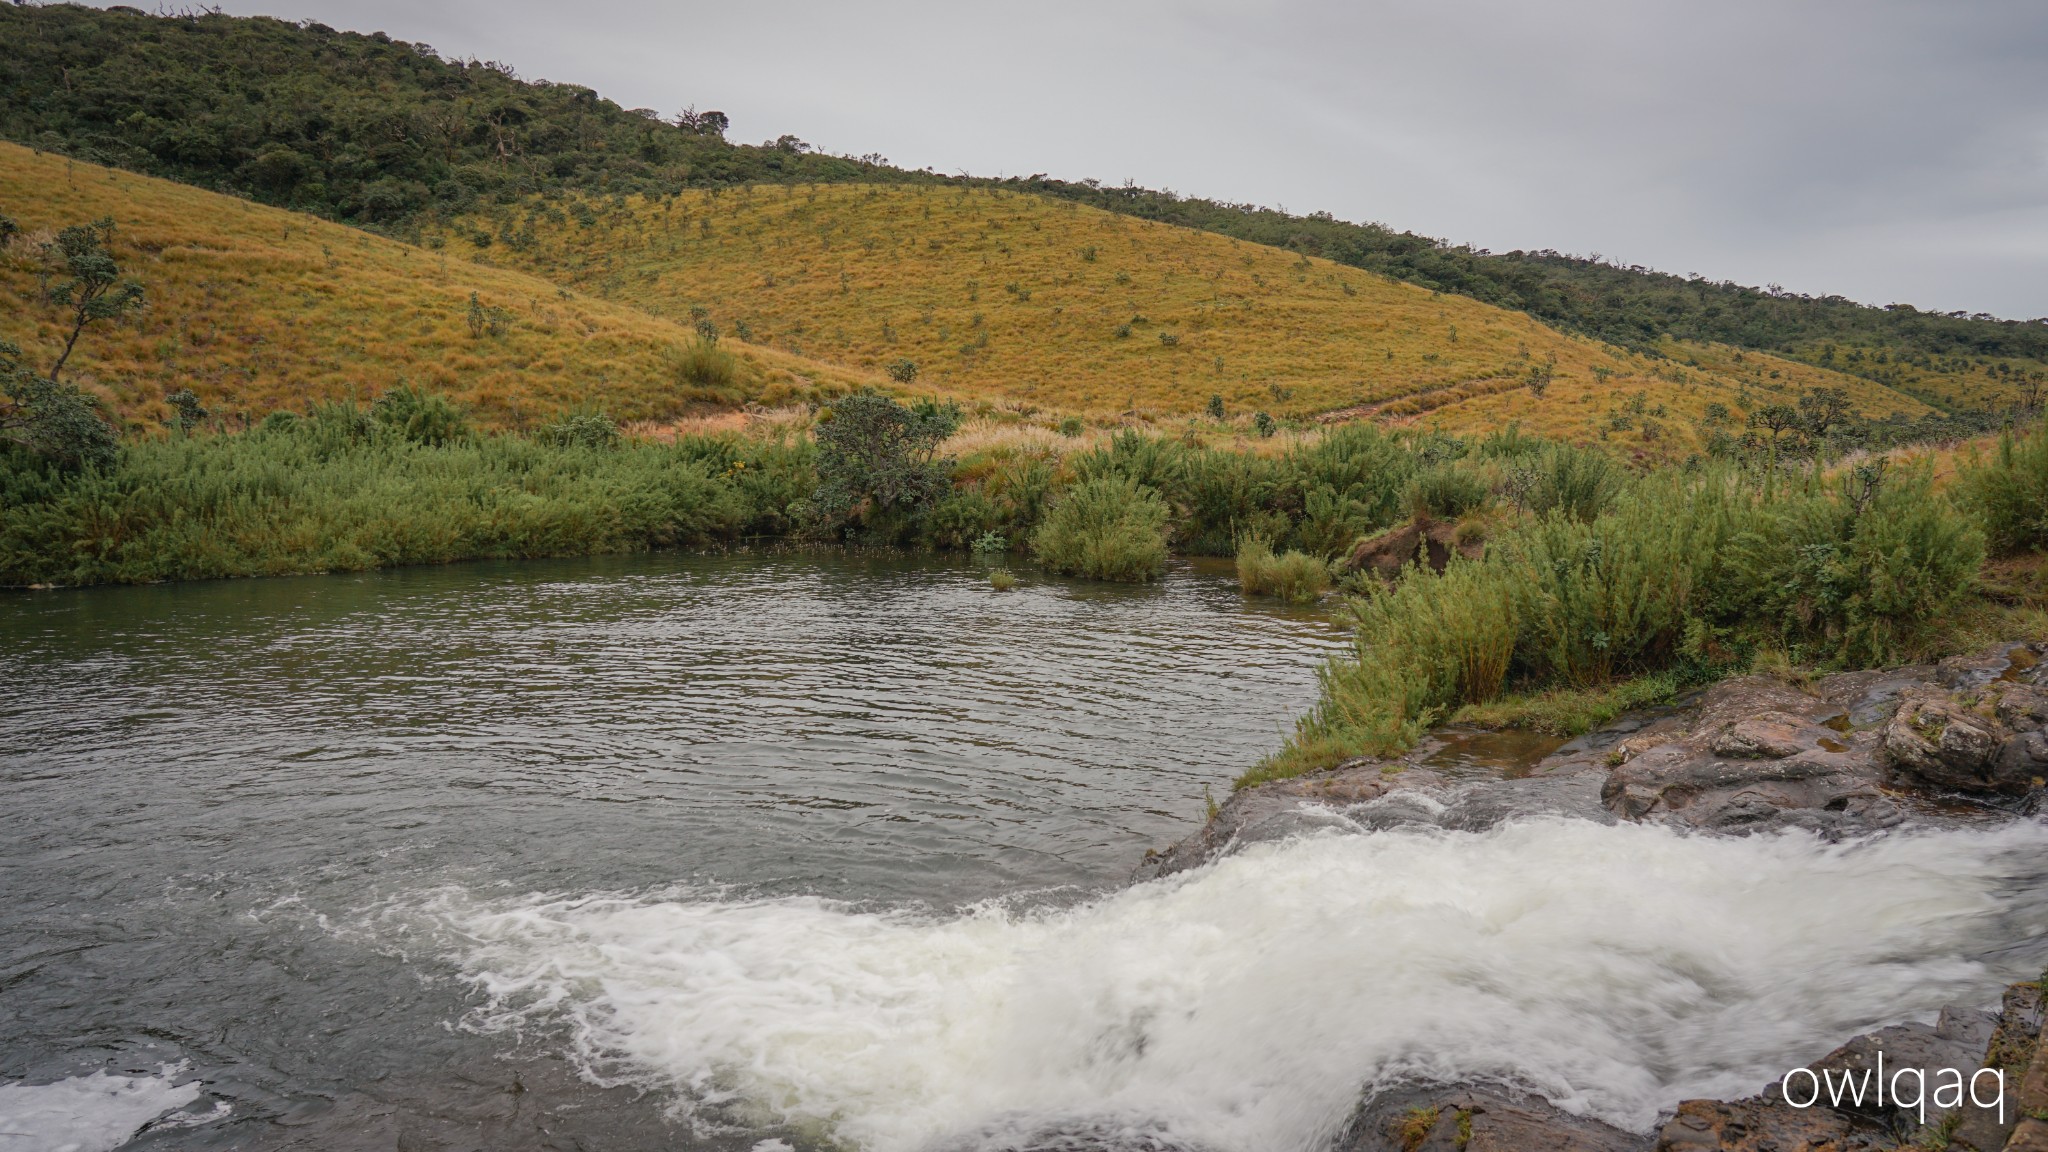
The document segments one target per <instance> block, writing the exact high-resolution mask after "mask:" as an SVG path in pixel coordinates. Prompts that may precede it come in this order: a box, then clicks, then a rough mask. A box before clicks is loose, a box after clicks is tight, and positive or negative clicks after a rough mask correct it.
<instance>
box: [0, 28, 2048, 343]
mask: <svg viewBox="0 0 2048 1152" xmlns="http://www.w3.org/2000/svg"><path fill="white" fill-rule="evenodd" d="M0 43H5V44H6V45H7V51H6V52H5V53H4V54H0V136H4V137H6V138H8V139H12V140H16V141H20V142H22V143H25V144H29V145H31V146H35V147H40V148H45V149H48V150H51V151H58V152H66V153H69V154H73V155H77V156H79V157H81V158H84V159H90V160H93V161H96V162H100V163H107V164H113V165H117V166H121V167H126V168H129V169H133V170H136V171H141V172H146V173H150V174H152V175H159V176H167V177H171V178H174V179H178V180H183V181H186V182H189V183H193V184H198V185H201V186H204V187H208V188H214V189H219V190H223V191H231V192H236V193H239V194H242V195H246V196H250V197H252V198H254V199H257V200H260V201H262V202H265V203H269V204H275V205H279V206H282V207H287V208H295V209H299V210H303V211H307V212H312V213H316V214H319V215H322V216H326V217H329V218H332V219H336V220H341V221H345V222H349V223H355V224H359V225H364V226H370V227H377V228H379V229H382V230H385V231H388V232H392V233H394V234H398V235H405V234H407V233H408V232H409V231H410V230H411V228H412V227H414V226H416V225H417V223H418V222H419V221H420V220H421V219H422V218H424V217H428V216H433V215H448V214H453V213H457V212H461V211H464V210H467V209H470V208H472V207H474V206H476V204H477V203H478V201H479V200H489V199H498V198H502V199H510V198H512V197H515V196H519V195H524V194H530V193H535V192H547V191H560V190H568V189H576V190H583V191H588V192H595V193H657V194H659V193H666V192H671V191H674V190H675V189H677V188H679V187H710V186H721V185H730V184H742V183H764V182H765V183H812V182H817V183H841V182H858V181H884V182H892V183H901V182H934V183H937V182H948V183H959V182H962V181H963V180H964V181H965V182H968V183H974V184H982V185H993V184H998V183H1000V184H1001V185H1003V186H1006V187H1013V188H1018V189H1022V190H1027V191H1033V192H1039V193H1043V194H1046V195H1052V196H1059V197H1063V198H1066V199H1069V200H1076V201H1080V202H1083V203H1087V204H1090V205H1093V206H1095V207H1099V208H1104V209H1107V210H1110V211H1114V212H1119V213H1124V214H1127V215H1132V216H1138V217H1143V218H1146V219H1153V220H1160V221H1164V222H1167V223H1172V224H1178V225H1183V226H1186V227H1191V228H1199V229H1203V230H1206V231H1210V232H1216V233H1220V234H1224V235H1229V236H1235V237H1239V238H1241V239H1245V240H1250V241H1254V242H1256V243H1260V244H1268V245H1273V246H1276V247H1281V248H1287V249H1291V250H1294V251H1299V252H1302V253H1306V254H1310V255H1315V256H1321V257H1326V258H1328V259H1331V260H1335V261H1338V262H1340V263H1344V264H1348V265H1351V266H1354V267H1358V268H1363V269H1368V270H1371V271H1375V272H1379V273H1383V274H1385V275H1388V276H1392V277H1395V278H1397V279H1400V280H1405V281H1408V282H1410V283H1413V284H1417V285H1420V286H1423V287H1427V288H1430V289H1432V290H1436V291H1442V292H1452V293H1458V294H1462V295H1466V296H1470V297H1473V298H1476V299H1479V300H1482V301H1485V302H1487V303H1490V304H1496V305H1499V306H1502V307H1506V308H1512V309H1516V310H1519V311H1523V312H1526V313H1528V314H1530V315H1532V316H1535V317H1537V318H1539V319H1541V320H1543V321H1545V322H1547V323H1550V324H1553V325H1555V326H1557V327H1560V328H1563V329H1566V330H1569V331H1574V332H1579V333H1583V334H1586V335H1589V336H1592V337H1595V338H1598V339H1601V340H1605V341H1609V342H1611V343H1614V344H1618V345H1622V346H1625V347H1630V348H1635V349H1644V350H1654V346H1655V344H1656V343H1657V341H1659V340H1661V339H1664V338H1676V339H1684V340H1708V341H1720V342H1725V343H1729V344H1734V345H1737V346H1740V347H1745V348H1756V349H1765V350H1770V351H1775V352H1780V353H1786V354H1791V355H1795V356H1798V357H1800V358H1802V359H1806V360H1809V361H1812V362H1815V363H1822V364H1827V365H1829V366H1832V367H1837V368H1840V369H1841V370H1843V371H1847V372H1851V373H1854V374H1856V375H1861V376H1865V377H1868V378H1871V379H1876V380H1880V381H1884V382H1891V381H1890V380H1887V376H1890V375H1894V374H1895V372H1896V369H1895V368H1894V367H1893V366H1894V365H1896V364H1898V363H1900V362H1904V363H1910V364H1918V365H1920V366H1923V367H1933V366H1936V362H1937V361H1941V360H1949V361H1950V362H1951V364H1950V366H1951V367H1953V366H1954V365H1953V361H1954V360H1955V359H1957V358H1978V357H2003V358H2018V359H2026V360H2033V361H2038V362H2042V363H2044V364H2048V319H2043V320H2025V321H2022V320H1998V319H1993V318H1991V317H1986V316H1962V315H1956V314H1943V313H1931V312H1923V311H1919V310H1917V309H1914V308H1912V307H1908V306H1905V305H1894V306H1892V307H1889V308H1872V307H1866V306H1864V305H1860V304H1857V303H1855V302H1853V301H1849V300H1845V299H1842V298H1840V297H1834V296H1828V297H1810V296H1800V295H1794V294H1789V293H1783V292H1777V291H1771V290H1766V289H1760V288H1749V287H1742V286H1740V285H1735V284H1730V283H1723V282H1715V281H1708V280H1703V279H1691V278H1685V277H1679V276H1673V275H1668V274H1665V273H1660V272H1654V271H1651V270H1648V269H1644V268H1636V267H1630V268H1622V267H1616V266H1614V265H1611V264H1606V263H1602V262H1597V261H1593V260H1588V259H1582V258H1578V257H1573V256H1566V255H1562V254H1559V253H1556V252H1509V253H1505V254H1501V253H1491V252H1486V251H1483V250H1478V249H1473V248H1467V247H1460V246H1454V245H1451V244H1448V243H1446V242H1444V241H1441V240H1437V239H1433V238H1430V237H1427V236H1420V235H1417V234H1415V233H1412V232H1403V231H1397V230H1395V229H1392V228H1388V227H1385V226H1382V225H1378V224H1353V223H1348V222H1346V221H1342V220H1337V219H1335V218H1334V217H1332V216H1330V215H1328V214H1327V213H1315V214H1311V215H1307V216H1297V215H1291V214H1288V213H1283V212H1278V211H1274V210H1271V209H1266V208H1259V207H1255V206H1249V205H1238V204H1222V203H1216V202H1213V201H1209V200H1201V199H1190V198H1185V197H1181V196H1177V195H1175V194H1173V193H1171V192H1162V191H1154V190H1151V189H1145V188H1137V187H1129V186H1126V187H1105V186H1102V185H1100V184H1097V183H1095V182H1092V181H1085V182H1079V183H1075V182H1068V181H1061V180H1052V179H1047V178H1044V177H1030V178H1026V179H1021V180H1009V181H1001V182H997V181H990V180H979V179H968V178H951V177H945V176H940V175H938V174H935V173H932V172H929V171H911V170H906V169H902V168H896V167H892V166H890V165H889V164H888V163H887V162H886V161H885V160H883V159H882V158H881V157H879V156H869V157H865V158H860V159H853V158H846V157H838V156H828V155H824V154H821V153H818V152H815V151H813V150H811V149H810V148H809V147H808V146H807V145H805V144H804V143H803V142H802V141H800V140H798V139H797V138H796V137H794V136H783V137H780V138H778V139H777V140H774V141H768V142H765V143H763V144H760V145H745V144H735V143H732V142H730V141H728V140H726V139H725V136H724V134H725V131H726V129H727V126H728V120H727V118H726V117H725V116H724V115H723V114H721V113H718V112H715V111H706V112H702V113H699V112H696V111H694V110H685V111H684V112H682V113H675V114H671V115H669V116H667V117H666V118H664V117H663V116H662V115H660V114H658V113H657V112H655V111H654V110H650V109H624V108H620V107H619V106H618V105H616V104H614V103H612V102H611V101H609V100H606V99H604V98H602V97H600V96H599V95H598V94H597V93H596V92H594V91H592V90H591V89H589V88H586V87H582V86H579V85H575V84H567V83H551V82H545V81H541V82H531V81H526V80H522V79H520V78H519V77H518V76H517V75H516V74H515V73H514V72H513V70H512V69H511V68H510V67H509V66H506V65H503V64H499V63H495V62H487V61H476V60H453V59H444V58H442V57H441V56H440V55H439V54H437V53H436V52H435V51H434V50H433V49H432V48H430V47H428V46H426V45H419V44H407V43H405V42H403V41H396V40H392V39H391V38H389V37H387V36H385V35H383V34H381V33H377V34H372V35H362V34H358V33H350V32H338V31H335V30H334V29H331V28H328V27H326V26H324V25H321V24H316V23H307V24H304V25H300V24H292V23H287V22H284V21H279V20H274V19H269V18H264V17H255V18H241V17H231V16H225V15H220V14H218V13H203V14H197V15H173V16H151V15H147V14H145V13H143V12H141V11H139V10H137V9H134V8H128V7H114V8H109V9H104V10H101V9H93V8H84V7H79V6H76V5H68V4H65V5H47V6H23V5H12V6H0ZM1850 350H1872V353H1871V354H1863V353H1861V352H1859V353H1858V354H1857V355H1854V356H1851V355H1849V354H1848V352H1849V351H1850ZM1838 353H1839V354H1838Z"/></svg>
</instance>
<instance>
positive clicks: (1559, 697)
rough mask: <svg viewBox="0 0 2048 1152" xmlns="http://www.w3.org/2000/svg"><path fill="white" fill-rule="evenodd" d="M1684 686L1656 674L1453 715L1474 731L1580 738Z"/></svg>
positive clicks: (1503, 700) (1673, 676)
mask: <svg viewBox="0 0 2048 1152" xmlns="http://www.w3.org/2000/svg"><path fill="white" fill-rule="evenodd" d="M1683 687H1684V680H1683V678H1682V677H1681V676H1680V675H1679V674H1678V673H1676V672H1669V671H1667V672H1654V673H1651V674H1649V675H1647V676H1638V677H1635V678H1633V679H1629V680H1620V681H1617V682H1615V683H1612V684H1603V685H1601V686H1600V687H1597V688H1553V689H1550V690H1549V691H1545V692H1536V693H1531V694H1527V695H1521V694H1516V695H1508V696H1502V697H1500V698H1499V699H1497V700H1490V701H1487V702H1485V703H1483V704H1467V705H1465V706H1464V707H1462V708H1460V709H1458V710H1457V711H1456V712H1455V713H1453V714H1452V716H1451V721H1452V722H1453V723H1457V724H1470V725H1472V726H1474V727H1476V728H1527V729H1529V730H1531V731H1535V732H1547V733H1549V734H1551V735H1553V736H1581V735H1584V734H1585V733H1587V732H1591V731H1592V730H1594V729H1595V728H1598V727H1600V726H1601V725H1604V724H1608V723H1611V722H1612V721H1613V720H1614V719H1615V718H1616V717H1618V716H1620V715H1621V714H1622V713H1624V712H1627V711H1630V710H1632V709H1636V708H1646V707H1649V706H1650V705H1652V704H1663V703H1666V702H1668V701H1669V700H1670V699H1671V698H1672V697H1673V696H1676V695H1677V694H1678V693H1679V691H1680V690H1681V689H1682V688H1683Z"/></svg>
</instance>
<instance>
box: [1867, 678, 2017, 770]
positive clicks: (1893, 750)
mask: <svg viewBox="0 0 2048 1152" xmlns="http://www.w3.org/2000/svg"><path fill="white" fill-rule="evenodd" d="M2007 736H2008V734H2007V732H2006V731H2005V729H2004V727H2003V726H2002V725H2000V724H1999V723H1998V722H1997V721H1996V720H1989V719H1986V718H1985V717H1983V716H1981V715H1978V714H1977V713H1976V712H1974V711H1972V710H1971V709H1970V708H1968V707H1967V706H1966V705H1965V704H1964V703H1963V701H1961V700H1958V699H1957V698H1955V697H1954V696H1952V695H1950V694H1949V693H1947V692H1944V691H1942V690H1941V689H1939V688H1933V687H1928V688H1917V689H1910V690H1908V691H1906V692H1904V693H1901V694H1900V697H1899V710H1898V712H1897V713H1895V714H1894V715H1893V716H1892V718H1891V721H1890V722H1889V723H1887V724H1886V725H1885V728H1884V754H1885V757H1886V759H1887V760H1888V761H1889V763H1890V766H1891V769H1892V773H1893V775H1894V777H1895V778H1898V779H1902V780H1905V781H1908V782H1911V783H1917V784H1921V785H1926V786H1931V787H1935V788H1950V789H1954V790H1956V791H1959V792H1985V791H1993V790H1995V789H1996V788H1997V783H1996V781H1997V764H1998V756H1999V751H2000V750H2001V748H2002V747H2003V746H2004V744H2005V742H2006V739H2007Z"/></svg>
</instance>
